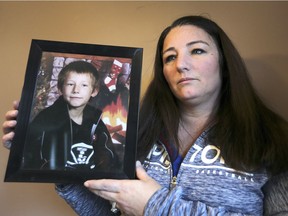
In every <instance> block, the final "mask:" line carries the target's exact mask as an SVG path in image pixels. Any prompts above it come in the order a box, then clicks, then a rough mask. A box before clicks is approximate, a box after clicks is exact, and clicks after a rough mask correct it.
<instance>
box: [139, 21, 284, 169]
mask: <svg viewBox="0 0 288 216" xmlns="http://www.w3.org/2000/svg"><path fill="white" fill-rule="evenodd" d="M183 25H193V26H196V27H199V28H201V29H203V30H204V31H205V32H207V33H208V34H209V35H210V36H211V37H212V38H213V40H214V42H215V44H216V46H217V48H218V52H219V56H220V60H219V64H220V69H221V77H222V89H221V92H220V102H219V106H218V110H217V112H216V116H215V119H214V120H215V124H214V126H213V127H212V128H211V129H210V133H209V137H208V139H209V140H210V141H211V142H213V143H216V144H217V146H218V147H219V148H220V149H221V153H222V156H223V158H224V159H225V162H226V164H228V165H229V166H231V167H233V168H235V169H239V170H244V171H249V170H255V169H258V168H263V167H265V168H266V169H267V170H268V171H269V172H270V173H272V174H276V173H279V172H281V171H284V170H287V167H288V123H287V122H286V121H285V120H284V119H283V118H281V117H280V116H279V115H277V114H276V113H275V112H273V111H272V110H270V109H269V108H268V107H267V106H265V105H264V104H263V102H262V101H261V99H260V98H259V97H258V95H257V93H256V91H255V90H254V88H253V86H252V84H251V82H250V79H249V76H248V73H247V69H246V66H245V63H244V62H243V60H242V58H241V56H240V55H239V53H238V51H237V49H236V48H235V47H234V45H233V43H232V42H231V40H230V39H229V38H228V36H227V35H226V33H225V32H224V31H223V30H222V29H221V28H220V27H219V26H218V25H217V24H216V23H215V22H213V21H212V20H210V19H207V18H205V17H202V16H185V17H181V18H179V19H177V20H176V21H174V22H173V23H172V25H171V26H169V27H167V28H166V29H165V30H164V31H163V32H162V34H161V35H160V38H159V40H158V44H157V50H156V56H155V62H154V77H153V79H152V81H151V83H150V85H149V86H148V88H147V91H146V93H145V95H144V96H143V99H142V102H141V112H140V124H139V141H138V156H139V158H143V157H145V155H146V154H147V153H148V152H149V150H150V149H151V147H152V145H153V144H154V143H155V142H156V141H157V139H158V138H159V136H160V134H161V132H163V130H164V131H166V133H167V136H168V137H167V138H168V139H171V140H174V142H175V144H176V145H179V141H178V135H177V132H178V126H179V121H180V113H179V109H178V106H177V101H176V98H175V97H174V95H173V94H172V92H171V90H170V88H169V86H168V84H167V82H166V80H165V78H164V75H163V62H162V50H163V43H164V40H165V38H166V36H167V34H168V33H169V32H170V31H171V29H173V28H175V27H177V26H183Z"/></svg>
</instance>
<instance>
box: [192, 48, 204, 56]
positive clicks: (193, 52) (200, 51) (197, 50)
mask: <svg viewBox="0 0 288 216" xmlns="http://www.w3.org/2000/svg"><path fill="white" fill-rule="evenodd" d="M191 53H192V54H197V55H200V54H203V53H205V51H204V50H203V49H193V50H192V51H191Z"/></svg>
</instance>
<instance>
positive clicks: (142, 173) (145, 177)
mask: <svg viewBox="0 0 288 216" xmlns="http://www.w3.org/2000/svg"><path fill="white" fill-rule="evenodd" d="M136 175H137V177H138V179H140V180H144V181H145V180H148V179H150V176H149V175H148V174H147V173H146V171H145V169H144V168H143V166H142V165H141V162H140V161H136Z"/></svg>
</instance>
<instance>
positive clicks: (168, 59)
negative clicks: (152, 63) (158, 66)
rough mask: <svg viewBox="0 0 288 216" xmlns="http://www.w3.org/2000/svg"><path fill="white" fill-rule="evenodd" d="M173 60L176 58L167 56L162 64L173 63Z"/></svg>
mask: <svg viewBox="0 0 288 216" xmlns="http://www.w3.org/2000/svg"><path fill="white" fill-rule="evenodd" d="M174 59H176V56H174V55H170V56H167V57H166V58H165V59H164V63H168V62H170V61H173V60H174Z"/></svg>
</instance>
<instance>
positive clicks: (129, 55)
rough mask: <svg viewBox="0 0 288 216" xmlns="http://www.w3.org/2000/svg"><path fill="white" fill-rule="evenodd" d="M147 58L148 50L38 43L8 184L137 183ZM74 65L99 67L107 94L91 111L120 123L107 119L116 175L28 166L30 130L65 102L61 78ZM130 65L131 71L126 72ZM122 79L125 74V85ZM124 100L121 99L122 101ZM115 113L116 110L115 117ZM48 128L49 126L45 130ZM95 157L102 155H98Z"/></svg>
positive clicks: (28, 73) (32, 50)
mask: <svg viewBox="0 0 288 216" xmlns="http://www.w3.org/2000/svg"><path fill="white" fill-rule="evenodd" d="M142 58H143V49H142V48H136V47H124V46H111V45H100V44H85V43H75V42H63V41H49V40H39V39H32V41H31V47H30V52H29V57H28V62H27V67H26V74H25V79H24V85H23V88H22V94H21V99H20V104H19V113H18V116H17V125H16V128H15V136H14V139H13V141H12V147H11V149H10V154H9V158H8V163H7V168H6V174H5V178H4V181H5V182H43V183H83V182H84V181H86V180H89V179H101V178H111V179H126V178H128V179H133V178H135V162H136V145H137V128H138V113H139V97H140V84H141V70H142ZM73 61H87V62H89V63H91V64H93V65H94V66H95V67H96V68H97V69H98V72H99V74H100V78H101V84H102V86H101V87H100V89H101V88H103V89H101V90H100V91H99V93H98V95H97V97H98V99H95V100H94V101H89V103H90V104H89V105H91V106H94V107H95V108H97V109H100V110H101V111H102V114H103V113H105V114H106V120H107V119H108V120H109V121H110V124H111V122H112V121H113V122H114V125H113V124H111V125H109V124H107V121H106V122H105V121H104V117H103V115H104V114H103V115H102V117H101V121H102V120H103V123H104V124H105V126H106V127H107V129H108V130H109V133H110V136H111V139H112V143H113V145H114V147H115V149H116V150H115V149H114V150H115V151H114V156H115V155H116V156H117V164H118V165H119V166H117V168H115V169H114V168H113V169H110V170H109V168H110V167H108V166H107V169H106V168H104V169H103V168H101V169H97V168H96V169H93V170H91V169H90V168H89V169H82V168H79V169H78V168H77V169H67V168H66V166H65V167H57V166H56V167H53V166H52V168H51V166H50V167H48V168H45V169H43V167H41V168H35V167H29V166H28V167H27V166H26V165H25V161H27V159H26V158H25V157H26V154H27V152H28V154H29V151H30V150H29V147H27V146H29V145H30V144H29V143H30V141H29V139H30V138H29V137H30V136H31V133H32V132H31V130H30V129H31V128H30V124H31V122H32V120H33V119H34V118H35V116H37V115H38V113H39V112H41V111H42V110H44V109H46V108H47V107H49V106H51V105H52V104H53V103H54V102H55V101H56V100H57V99H58V98H59V97H60V96H59V94H58V95H57V91H56V90H55V87H57V84H55V83H57V79H58V78H57V75H58V74H59V71H60V70H61V69H62V68H63V67H64V66H65V65H67V64H69V63H70V62H73ZM124 65H125V67H126V70H124ZM112 68H114V69H115V70H114V69H113V73H112V72H111V71H112V70H111V69H112ZM127 68H128V69H127ZM115 71H116V72H115ZM49 73H50V74H49ZM110 73H111V74H110ZM119 74H121V79H120V75H119ZM123 74H124V76H123ZM107 77H109V79H108V78H107ZM115 77H116V78H115ZM107 80H108V81H107ZM111 80H112V81H111ZM119 83H120V84H119ZM47 86H48V87H47ZM111 86H112V87H111ZM119 86H120V87H122V88H123V89H124V90H125V94H124V93H123V91H124V90H123V89H122V90H123V91H122V90H121V89H120V90H118V88H120V87H119ZM110 87H111V88H110ZM53 88H54V90H53ZM48 92H49V93H48ZM119 92H120V93H119ZM100 93H101V94H100ZM117 94H118V96H117ZM120 94H121V96H119V95H120ZM51 95H52V96H51ZM111 95H113V97H112V96H111ZM123 95H124V96H123ZM125 95H126V96H125ZM53 97H54V99H53ZM116 98H117V99H116ZM119 98H120V99H119ZM123 98H124V99H123ZM51 101H52V102H51ZM119 101H120V102H119ZM111 110H113V115H112V114H111V112H112V111H111ZM115 110H116V111H115ZM123 110H124V111H125V112H124V111H123ZM123 113H124V114H123ZM115 115H121V116H120V117H119V116H118V117H117V116H116V117H117V121H116V120H115ZM60 116H61V114H59V118H60ZM119 119H120V123H119ZM83 121H84V120H83ZM115 122H118V123H115ZM46 123H47V122H43V126H45V125H46ZM115 124H116V125H115ZM117 124H118V125H117ZM119 125H120V126H119ZM28 141H29V142H28ZM28 144H29V145H28ZM105 145H106V144H105ZM69 148H70V147H69ZM33 149H34V148H33ZM31 151H32V148H31ZM69 151H70V149H69ZM94 153H95V154H97V152H94ZM41 154H42V153H41ZM68 154H69V153H68ZM37 155H38V153H37ZM51 157H52V156H51ZM32 158H33V157H32ZM79 166H80V165H79ZM81 166H82V165H81Z"/></svg>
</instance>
